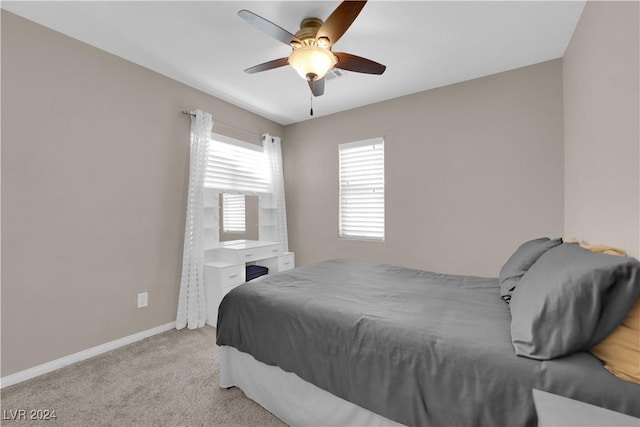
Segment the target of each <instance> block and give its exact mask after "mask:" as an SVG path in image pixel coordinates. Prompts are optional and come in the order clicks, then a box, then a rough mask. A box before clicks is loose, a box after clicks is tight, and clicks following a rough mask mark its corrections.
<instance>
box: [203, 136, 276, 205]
mask: <svg viewBox="0 0 640 427" xmlns="http://www.w3.org/2000/svg"><path fill="white" fill-rule="evenodd" d="M204 185H205V187H210V188H217V189H220V190H231V192H233V193H242V194H259V193H268V192H270V191H271V184H270V181H269V164H268V162H267V157H266V155H265V154H264V151H263V149H262V146H259V145H255V144H250V143H248V142H243V141H238V140H235V139H232V138H227V137H225V136H222V135H217V134H213V139H212V141H211V142H210V145H209V149H208V158H207V171H206V176H205V183H204Z"/></svg>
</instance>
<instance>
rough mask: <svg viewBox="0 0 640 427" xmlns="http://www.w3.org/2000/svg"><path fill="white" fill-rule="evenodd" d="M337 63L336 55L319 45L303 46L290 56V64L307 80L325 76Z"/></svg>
mask: <svg viewBox="0 0 640 427" xmlns="http://www.w3.org/2000/svg"><path fill="white" fill-rule="evenodd" d="M336 63H337V60H336V57H335V55H334V54H333V53H332V52H331V51H330V50H329V49H326V48H322V47H319V46H302V47H300V48H298V49H294V50H293V52H291V55H290V56H289V65H291V67H293V69H294V70H296V71H297V73H298V74H299V75H300V77H302V78H303V79H305V80H309V81H313V80H318V79H321V78H323V77H324V76H325V75H326V74H327V73H328V72H329V70H331V69H332V68H333V67H334V66H335V65H336Z"/></svg>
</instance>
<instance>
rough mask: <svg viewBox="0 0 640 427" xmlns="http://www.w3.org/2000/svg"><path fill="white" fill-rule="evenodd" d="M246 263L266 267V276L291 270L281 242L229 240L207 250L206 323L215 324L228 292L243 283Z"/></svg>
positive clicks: (291, 258) (290, 258) (291, 262)
mask: <svg viewBox="0 0 640 427" xmlns="http://www.w3.org/2000/svg"><path fill="white" fill-rule="evenodd" d="M247 263H255V264H257V265H261V266H264V267H267V268H268V269H269V273H277V272H279V271H285V270H290V269H292V268H294V267H295V258H294V254H293V252H284V247H283V245H282V243H279V242H267V241H262V240H231V241H228V242H220V243H219V245H218V246H216V247H214V248H210V249H207V253H206V258H205V264H204V287H205V298H206V299H207V324H208V325H211V326H213V327H215V326H216V324H217V322H218V307H219V306H220V302H221V301H222V298H223V297H224V296H225V295H226V294H227V292H229V291H230V290H231V289H233V288H235V287H236V286H239V285H241V284H243V283H245V282H246V275H245V273H246V270H245V267H246V265H247Z"/></svg>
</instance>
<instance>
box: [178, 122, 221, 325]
mask: <svg viewBox="0 0 640 427" xmlns="http://www.w3.org/2000/svg"><path fill="white" fill-rule="evenodd" d="M212 127H213V121H212V118H211V114H209V113H204V112H202V111H200V110H197V111H196V112H195V116H194V115H192V116H191V150H190V151H191V160H190V163H189V195H188V199H187V220H186V225H185V228H184V251H183V253H182V279H181V281H180V297H179V299H178V314H177V316H176V329H182V328H184V327H185V326H186V327H188V328H189V329H196V328H201V327H203V326H204V323H205V321H206V320H207V304H206V302H205V296H204V280H203V279H204V274H203V273H204V179H205V172H206V167H207V145H208V144H209V141H210V139H211V130H212Z"/></svg>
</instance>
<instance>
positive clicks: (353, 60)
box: [238, 0, 387, 96]
mask: <svg viewBox="0 0 640 427" xmlns="http://www.w3.org/2000/svg"><path fill="white" fill-rule="evenodd" d="M366 3H367V2H366V0H365V1H343V2H342V3H341V4H340V5H339V6H338V7H337V8H336V9H335V10H334V11H333V12H332V13H331V15H329V17H328V18H327V20H326V21H324V22H322V20H320V19H318V18H305V19H303V20H302V22H301V23H300V30H299V31H298V32H297V33H296V34H295V35H294V34H291V33H290V32H288V31H287V30H285V29H283V28H281V27H279V26H277V25H276V24H274V23H273V22H270V21H268V20H266V19H264V18H263V17H261V16H258V15H256V14H255V13H253V12H250V11H248V10H241V11H239V12H238V15H240V17H241V18H243V19H244V20H245V21H247V22H248V23H249V24H251V25H253V26H254V27H256V28H257V29H259V30H261V31H264V32H265V33H267V34H268V35H270V36H271V37H273V38H274V39H276V40H279V41H281V42H282V43H285V44H287V45H289V46H291V54H290V55H289V56H288V57H286V58H279V59H274V60H273V61H269V62H265V63H263V64H259V65H256V66H254V67H251V68H247V69H246V70H244V71H245V72H246V73H249V74H253V73H258V72H260V71H266V70H271V69H273V68H278V67H283V66H285V65H290V66H291V67H292V68H293V69H295V70H296V71H297V72H298V74H299V75H300V77H302V78H303V79H305V80H307V82H308V83H309V88H310V89H311V93H313V95H314V96H320V95H322V94H323V93H324V76H325V75H326V74H327V73H328V72H329V71H330V70H331V69H332V68H334V67H337V68H341V69H343V70H348V71H354V72H357V73H367V74H382V73H384V70H385V69H386V68H387V67H386V66H384V65H382V64H378V63H377V62H374V61H371V60H370V59H366V58H362V57H359V56H356V55H352V54H350V53H344V52H332V51H331V48H332V47H333V45H334V44H335V43H336V42H337V41H338V40H340V38H341V37H342V36H343V35H344V33H345V32H346V31H347V29H349V27H350V26H351V24H352V23H353V21H354V20H355V19H356V17H357V16H358V14H359V13H360V11H361V10H362V8H363V7H364V5H365V4H366Z"/></svg>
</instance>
